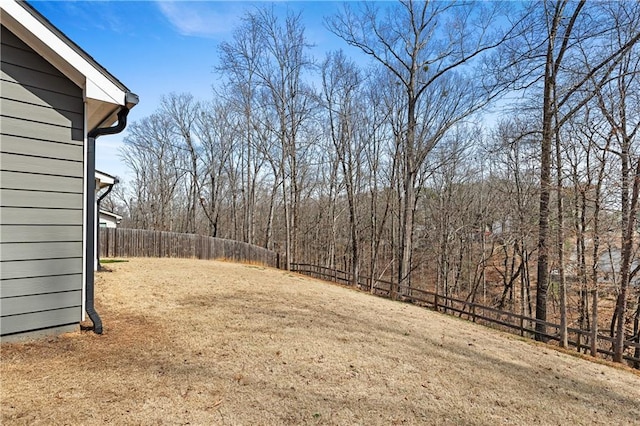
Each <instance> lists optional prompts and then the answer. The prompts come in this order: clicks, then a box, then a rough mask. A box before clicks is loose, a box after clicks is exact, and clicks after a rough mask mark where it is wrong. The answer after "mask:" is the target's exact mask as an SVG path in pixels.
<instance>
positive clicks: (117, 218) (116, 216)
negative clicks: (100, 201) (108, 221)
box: [100, 210, 122, 221]
mask: <svg viewBox="0 0 640 426" xmlns="http://www.w3.org/2000/svg"><path fill="white" fill-rule="evenodd" d="M100 214H101V215H104V216H109V217H112V218H114V219H116V220H118V221H120V220H122V216H120V215H118V214H115V213H111V212H108V211H106V210H100Z"/></svg>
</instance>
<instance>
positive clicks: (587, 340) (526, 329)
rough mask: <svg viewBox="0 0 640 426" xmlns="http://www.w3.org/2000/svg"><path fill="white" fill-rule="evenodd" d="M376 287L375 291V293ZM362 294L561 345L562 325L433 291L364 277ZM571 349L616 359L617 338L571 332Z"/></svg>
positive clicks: (632, 358) (310, 272)
mask: <svg viewBox="0 0 640 426" xmlns="http://www.w3.org/2000/svg"><path fill="white" fill-rule="evenodd" d="M291 270H292V271H294V272H297V273H300V274H304V275H307V276H310V277H314V278H319V279H323V280H328V281H333V282H337V283H340V284H346V285H351V284H353V282H352V281H353V275H352V274H351V273H349V272H345V271H338V270H335V269H331V268H327V267H324V266H318V265H310V264H304V263H292V264H291ZM372 285H373V290H372ZM357 286H358V288H360V289H361V290H365V291H369V292H371V293H372V294H376V295H378V296H382V297H387V298H390V297H391V295H392V289H395V290H396V291H397V292H399V293H401V294H402V295H403V296H402V299H403V300H404V301H406V302H410V303H415V304H418V305H421V306H426V307H429V308H431V309H434V310H436V311H439V312H444V313H447V314H451V315H457V316H459V317H460V318H465V319H468V320H470V321H473V322H477V323H481V324H483V325H491V326H497V327H498V328H500V329H502V330H505V331H509V332H512V333H517V334H520V335H521V336H527V337H532V336H534V335H535V334H536V330H535V325H536V324H544V325H546V326H547V333H545V334H544V336H545V337H547V338H548V339H549V340H555V341H560V325H559V324H554V323H551V322H546V321H540V320H537V319H535V318H531V317H527V316H524V315H520V314H516V313H513V312H508V311H503V310H500V309H496V308H493V307H490V306H485V305H481V304H479V303H475V302H471V301H467V300H461V299H457V298H454V297H447V296H444V295H441V294H437V293H435V292H432V291H426V290H421V289H416V288H406V287H404V288H403V287H399V286H398V285H397V284H395V283H393V282H391V281H385V280H375V281H374V280H372V279H371V278H370V277H364V276H361V277H359V279H358V283H357ZM567 331H568V338H569V339H568V341H569V346H572V347H574V348H576V349H577V350H578V351H584V352H586V351H589V352H590V353H591V355H592V356H596V355H597V353H599V354H601V355H604V356H605V357H608V358H612V357H613V350H612V345H613V338H612V337H610V336H604V335H601V334H598V333H597V330H595V329H594V330H580V329H577V328H571V327H569V328H567ZM639 349H640V343H637V342H634V341H631V340H627V341H626V342H625V354H624V359H625V360H627V361H629V363H630V364H631V365H632V366H634V368H640V357H638V356H636V354H635V353H636V352H638V350H639Z"/></svg>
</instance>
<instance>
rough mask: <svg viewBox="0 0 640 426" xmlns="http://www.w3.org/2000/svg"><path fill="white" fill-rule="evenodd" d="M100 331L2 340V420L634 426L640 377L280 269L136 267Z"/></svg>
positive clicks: (115, 269)
mask: <svg viewBox="0 0 640 426" xmlns="http://www.w3.org/2000/svg"><path fill="white" fill-rule="evenodd" d="M108 267H109V268H110V269H112V272H104V273H100V274H99V275H98V283H97V290H96V291H97V295H98V296H97V297H98V306H97V307H98V312H100V314H101V316H102V319H103V321H104V324H105V333H104V335H102V336H98V335H95V334H93V333H91V332H77V333H70V334H66V335H63V336H60V337H58V338H50V339H45V340H40V341H34V342H30V343H10V344H7V343H5V344H3V345H2V348H1V349H2V366H1V378H2V383H1V385H2V388H1V391H2V401H1V402H2V405H1V406H2V424H3V425H10V424H28V425H35V424H47V425H49V424H56V425H62V424H69V425H80V424H82V425H92V424H105V423H109V424H144V425H148V424H202V425H204V424H220V425H224V424H233V425H236V424H245V425H255V424H340V425H351V424H362V425H373V424H382V425H390V424H438V425H445V424H455V425H498V424H517V425H531V424H553V425H560V424H571V425H577V424H607V425H624V424H628V425H631V424H636V425H637V424H640V377H639V376H638V375H636V374H635V373H634V372H632V371H630V370H628V369H621V368H613V367H611V366H608V365H603V364H598V363H594V362H589V361H587V360H583V359H580V358H577V357H573V356H569V355H566V354H563V353H560V352H558V351H555V350H553V349H551V348H548V347H545V346H541V345H536V344H533V343H531V342H525V341H522V340H520V339H518V338H517V337H513V336H509V335H506V334H503V333H500V332H496V331H493V330H490V329H487V328H483V327H481V326H477V325H475V324H472V323H469V322H465V321H462V320H458V319H455V318H451V317H448V316H444V315H440V314H437V313H434V312H431V311H429V310H426V309H422V308H419V307H416V306H412V305H408V304H402V303H398V302H392V301H389V300H385V299H380V298H376V297H373V296H369V295H367V294H363V293H359V292H356V291H352V290H349V289H345V288H342V287H339V286H335V285H332V284H328V283H324V282H321V281H317V280H313V279H308V278H305V277H302V276H299V275H296V274H292V273H288V272H285V271H278V270H272V269H268V268H263V267H258V266H250V265H237V264H232V263H224V262H213V261H198V260H178V259H131V260H130V261H129V262H127V263H114V264H109V265H108Z"/></svg>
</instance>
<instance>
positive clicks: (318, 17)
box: [30, 1, 348, 180]
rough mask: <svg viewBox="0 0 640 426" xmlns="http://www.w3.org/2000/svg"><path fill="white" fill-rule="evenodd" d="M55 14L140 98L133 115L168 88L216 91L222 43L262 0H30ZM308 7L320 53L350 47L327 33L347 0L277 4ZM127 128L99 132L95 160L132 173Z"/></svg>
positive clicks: (203, 94) (151, 106)
mask: <svg viewBox="0 0 640 426" xmlns="http://www.w3.org/2000/svg"><path fill="white" fill-rule="evenodd" d="M30 3H31V4H32V5H33V6H34V7H35V8H36V9H37V10H38V11H39V12H40V13H42V14H43V15H44V16H45V17H46V18H47V19H49V21H51V22H52V23H53V24H54V25H55V26H56V27H58V28H59V29H60V30H61V31H62V32H64V33H65V34H66V35H67V36H68V37H69V38H71V39H72V40H73V41H74V42H75V43H76V44H78V45H79V46H80V47H82V48H83V49H84V50H85V51H86V52H87V53H89V54H90V55H91V56H93V57H94V59H96V60H97V61H98V63H100V64H101V65H102V66H104V67H105V68H106V69H108V70H109V72H111V73H112V74H113V75H114V76H116V77H117V78H118V79H119V80H120V81H122V83H124V84H125V85H126V86H127V87H128V88H129V89H130V90H131V91H132V92H134V93H136V94H137V95H139V96H140V104H139V105H138V106H136V107H135V108H134V109H133V110H132V112H131V114H130V116H129V117H130V120H131V121H135V120H139V119H141V118H143V117H145V116H148V115H150V114H151V113H153V112H154V111H155V110H156V108H157V107H158V104H159V101H160V98H161V97H162V95H165V94H168V93H171V92H176V93H182V92H189V93H192V94H193V95H194V96H195V97H196V98H198V99H209V98H211V96H212V89H211V88H212V85H214V84H215V83H216V80H217V79H218V76H217V75H216V74H215V72H214V67H215V66H216V64H217V60H218V50H217V46H218V44H219V43H220V42H221V41H225V40H229V39H230V35H231V32H232V30H233V29H234V27H235V25H237V23H238V22H239V18H240V17H241V16H242V15H243V14H244V13H245V11H247V10H250V9H251V8H253V7H255V6H256V5H258V6H260V5H264V4H265V2H248V1H195V2H193V1H31V2H30ZM274 4H275V7H276V8H278V10H282V11H285V10H286V9H287V8H289V9H291V10H294V11H301V12H302V14H303V18H304V22H305V27H306V35H307V39H308V40H309V41H310V42H311V43H312V44H314V45H316V47H315V48H314V49H313V52H312V55H314V56H315V57H316V58H317V59H321V58H322V57H323V56H324V53H325V52H327V51H330V50H334V49H338V48H343V49H345V50H348V47H347V46H346V45H345V44H344V43H342V42H341V41H340V40H339V39H337V37H335V36H334V35H333V34H331V33H329V32H328V31H327V30H326V29H325V28H324V27H323V24H322V21H323V16H324V15H329V14H331V13H334V12H335V11H337V10H338V8H339V7H340V5H341V4H342V3H341V2H328V1H323V2H313V1H302V2H287V1H280V2H277V3H274ZM124 135H126V131H125V132H124V133H123V134H120V135H115V136H105V137H102V138H100V139H98V146H97V156H96V167H97V168H98V169H100V170H102V171H104V172H107V173H110V174H114V175H118V176H120V177H122V178H124V180H127V177H128V176H127V172H126V167H125V166H124V164H123V163H122V162H121V160H120V157H119V150H118V148H119V147H120V146H121V144H122V138H123V136H124Z"/></svg>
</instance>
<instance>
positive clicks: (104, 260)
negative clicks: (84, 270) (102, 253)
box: [100, 259, 128, 264]
mask: <svg viewBox="0 0 640 426" xmlns="http://www.w3.org/2000/svg"><path fill="white" fill-rule="evenodd" d="M122 262H128V260H126V259H100V264H105V263H122Z"/></svg>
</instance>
